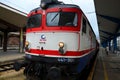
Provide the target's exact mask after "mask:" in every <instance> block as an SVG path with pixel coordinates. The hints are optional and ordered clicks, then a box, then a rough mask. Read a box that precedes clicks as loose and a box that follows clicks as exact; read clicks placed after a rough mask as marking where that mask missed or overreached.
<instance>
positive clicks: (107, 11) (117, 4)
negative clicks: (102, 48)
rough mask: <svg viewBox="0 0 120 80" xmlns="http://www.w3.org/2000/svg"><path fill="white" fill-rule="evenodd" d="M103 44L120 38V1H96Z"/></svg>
mask: <svg viewBox="0 0 120 80" xmlns="http://www.w3.org/2000/svg"><path fill="white" fill-rule="evenodd" d="M94 1H95V8H96V14H97V19H98V27H99V34H100V41H101V43H104V42H107V41H110V40H112V39H114V38H116V37H117V36H120V10H119V8H120V0H94Z"/></svg>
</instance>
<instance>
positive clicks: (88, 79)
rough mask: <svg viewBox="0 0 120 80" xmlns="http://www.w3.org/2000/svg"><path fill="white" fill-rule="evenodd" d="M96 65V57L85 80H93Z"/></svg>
mask: <svg viewBox="0 0 120 80" xmlns="http://www.w3.org/2000/svg"><path fill="white" fill-rule="evenodd" d="M96 63H97V57H96V59H95V62H94V64H93V67H92V70H91V71H90V74H89V76H88V78H87V80H93V76H94V71H95V66H96Z"/></svg>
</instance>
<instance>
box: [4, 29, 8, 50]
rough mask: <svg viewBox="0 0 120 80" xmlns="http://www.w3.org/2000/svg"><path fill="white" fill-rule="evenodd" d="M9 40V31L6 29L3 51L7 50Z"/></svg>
mask: <svg viewBox="0 0 120 80" xmlns="http://www.w3.org/2000/svg"><path fill="white" fill-rule="evenodd" d="M7 41H8V32H7V31H5V32H4V42H3V51H4V52H6V51H7Z"/></svg>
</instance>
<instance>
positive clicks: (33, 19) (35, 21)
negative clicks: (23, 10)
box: [27, 14, 41, 28]
mask: <svg viewBox="0 0 120 80" xmlns="http://www.w3.org/2000/svg"><path fill="white" fill-rule="evenodd" d="M40 25H41V15H40V14H36V15H32V16H30V17H29V18H28V21H27V27H28V28H29V27H39V26H40Z"/></svg>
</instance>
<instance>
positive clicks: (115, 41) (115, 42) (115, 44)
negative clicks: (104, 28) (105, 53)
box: [113, 37, 117, 51]
mask: <svg viewBox="0 0 120 80" xmlns="http://www.w3.org/2000/svg"><path fill="white" fill-rule="evenodd" d="M113 45H114V46H113V47H114V51H115V50H117V38H116V37H115V38H114V39H113Z"/></svg>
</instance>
